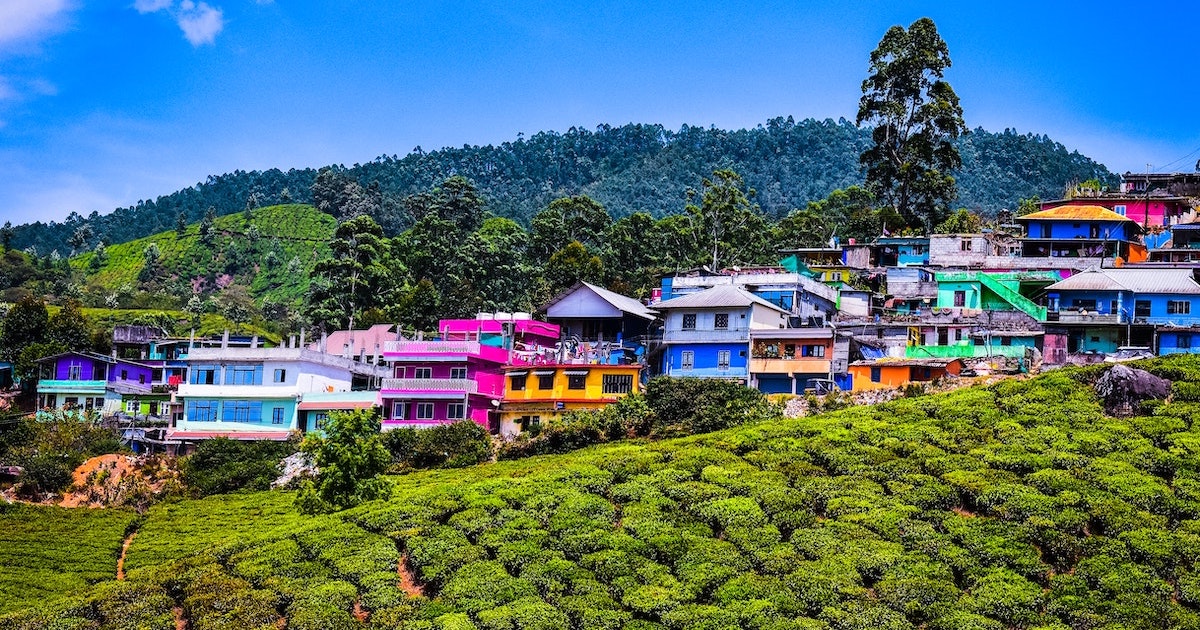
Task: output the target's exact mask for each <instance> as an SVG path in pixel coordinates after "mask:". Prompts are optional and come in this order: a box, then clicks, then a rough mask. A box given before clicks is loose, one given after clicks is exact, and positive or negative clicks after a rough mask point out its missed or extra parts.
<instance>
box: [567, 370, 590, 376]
mask: <svg viewBox="0 0 1200 630" xmlns="http://www.w3.org/2000/svg"><path fill="white" fill-rule="evenodd" d="M563 374H566V375H567V376H587V374H588V371H587V370H563Z"/></svg>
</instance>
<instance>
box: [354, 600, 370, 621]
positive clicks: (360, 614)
mask: <svg viewBox="0 0 1200 630" xmlns="http://www.w3.org/2000/svg"><path fill="white" fill-rule="evenodd" d="M352 614H353V615H354V618H355V619H356V620H358V622H359V623H367V621H369V620H370V619H371V611H369V610H364V609H363V607H362V599H361V598H358V597H356V598H354V612H353V613H352Z"/></svg>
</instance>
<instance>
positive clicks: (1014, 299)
mask: <svg viewBox="0 0 1200 630" xmlns="http://www.w3.org/2000/svg"><path fill="white" fill-rule="evenodd" d="M976 277H977V278H979V284H980V285H981V286H984V287H987V289H988V290H989V291H991V292H992V293H995V294H996V295H998V296H1000V299H1002V300H1004V301H1005V302H1008V303H1009V304H1011V305H1013V307H1014V308H1016V309H1017V310H1018V311H1021V312H1022V313H1025V314H1026V315H1028V316H1030V317H1032V318H1034V319H1036V320H1037V321H1039V322H1044V321H1046V307H1044V306H1038V305H1037V304H1034V303H1033V302H1032V301H1031V300H1030V299H1029V298H1027V297H1025V296H1024V295H1021V294H1020V293H1017V292H1016V291H1013V290H1012V289H1010V288H1008V287H1007V286H1005V285H1003V284H1001V283H1000V282H998V281H997V280H996V279H995V278H993V277H991V276H989V275H988V274H986V273H978V274H976Z"/></svg>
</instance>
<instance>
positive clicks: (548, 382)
mask: <svg viewBox="0 0 1200 630" xmlns="http://www.w3.org/2000/svg"><path fill="white" fill-rule="evenodd" d="M538 389H544V390H547V391H548V390H551V389H554V373H553V372H551V373H549V374H538Z"/></svg>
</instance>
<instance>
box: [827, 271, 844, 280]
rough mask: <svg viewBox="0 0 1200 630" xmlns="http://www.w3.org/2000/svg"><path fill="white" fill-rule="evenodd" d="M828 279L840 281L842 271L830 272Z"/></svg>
mask: <svg viewBox="0 0 1200 630" xmlns="http://www.w3.org/2000/svg"><path fill="white" fill-rule="evenodd" d="M829 281H830V282H841V281H842V272H840V271H834V272H832V273H830V274H829Z"/></svg>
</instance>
